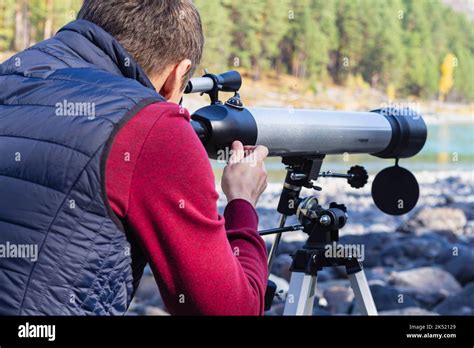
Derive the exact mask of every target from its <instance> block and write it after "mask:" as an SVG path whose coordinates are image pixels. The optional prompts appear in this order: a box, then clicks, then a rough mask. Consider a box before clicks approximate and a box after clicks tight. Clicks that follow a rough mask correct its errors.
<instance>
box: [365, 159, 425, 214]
mask: <svg viewBox="0 0 474 348" xmlns="http://www.w3.org/2000/svg"><path fill="white" fill-rule="evenodd" d="M419 196H420V188H419V186H418V182H417V181H416V178H415V176H414V175H413V174H412V173H411V172H410V171H408V170H407V169H405V168H402V167H399V166H398V165H395V166H393V167H388V168H385V169H384V170H382V171H381V172H380V173H378V174H377V175H376V176H375V179H374V181H373V183H372V198H373V200H374V203H375V205H376V206H377V208H379V209H380V210H381V211H383V212H384V213H385V214H389V215H403V214H406V213H408V212H409V211H410V210H412V209H413V208H414V207H415V205H416V203H417V202H418V197H419Z"/></svg>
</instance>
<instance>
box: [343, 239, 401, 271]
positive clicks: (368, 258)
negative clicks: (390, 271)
mask: <svg viewBox="0 0 474 348" xmlns="http://www.w3.org/2000/svg"><path fill="white" fill-rule="evenodd" d="M395 238H397V236H396V234H395V233H367V234H364V235H345V236H342V237H341V239H340V243H341V244H356V245H363V246H364V260H363V264H364V266H365V267H375V266H380V265H381V257H380V251H381V250H382V248H383V247H385V246H386V245H387V244H390V243H392V242H393V241H394V240H395Z"/></svg>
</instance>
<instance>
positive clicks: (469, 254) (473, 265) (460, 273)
mask: <svg viewBox="0 0 474 348" xmlns="http://www.w3.org/2000/svg"><path fill="white" fill-rule="evenodd" d="M443 268H444V269H445V270H446V271H448V272H449V273H451V274H452V275H453V276H454V277H455V278H456V279H457V281H458V282H459V283H461V284H462V285H465V284H467V283H469V282H472V281H474V251H473V250H472V249H467V250H462V252H459V253H458V254H457V256H455V255H452V256H451V258H450V260H449V261H448V262H447V263H446V264H445V265H444V267H443Z"/></svg>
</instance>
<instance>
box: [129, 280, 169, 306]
mask: <svg viewBox="0 0 474 348" xmlns="http://www.w3.org/2000/svg"><path fill="white" fill-rule="evenodd" d="M135 298H136V300H137V301H140V302H143V303H144V304H145V305H148V306H154V307H161V308H164V307H165V306H164V303H163V299H162V298H161V295H160V291H159V290H158V286H157V285H156V281H155V278H154V277H153V276H146V275H144V276H143V277H142V279H141V280H140V285H139V286H138V289H137V291H136V293H135Z"/></svg>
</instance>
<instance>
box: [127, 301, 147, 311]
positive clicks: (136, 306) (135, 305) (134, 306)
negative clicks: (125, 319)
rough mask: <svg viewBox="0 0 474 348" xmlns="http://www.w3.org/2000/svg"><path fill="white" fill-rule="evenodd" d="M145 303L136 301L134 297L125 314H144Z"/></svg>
mask: <svg viewBox="0 0 474 348" xmlns="http://www.w3.org/2000/svg"><path fill="white" fill-rule="evenodd" d="M145 307H146V306H145V305H144V304H143V303H141V302H138V301H137V300H136V299H134V300H133V301H132V303H130V307H128V311H127V313H126V315H144V314H145Z"/></svg>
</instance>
